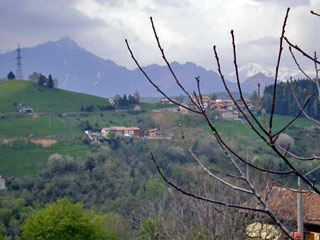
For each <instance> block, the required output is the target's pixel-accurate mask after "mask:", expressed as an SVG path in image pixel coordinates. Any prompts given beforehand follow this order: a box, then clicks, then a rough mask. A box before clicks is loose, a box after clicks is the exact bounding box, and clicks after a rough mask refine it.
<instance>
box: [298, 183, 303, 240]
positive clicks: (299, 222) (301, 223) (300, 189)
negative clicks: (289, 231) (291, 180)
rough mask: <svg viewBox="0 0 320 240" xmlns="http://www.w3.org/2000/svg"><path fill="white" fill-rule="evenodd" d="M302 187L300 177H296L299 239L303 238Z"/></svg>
mask: <svg viewBox="0 0 320 240" xmlns="http://www.w3.org/2000/svg"><path fill="white" fill-rule="evenodd" d="M301 191H302V188H301V178H300V177H298V196H297V217H298V219H297V224H298V232H299V233H300V234H301V239H304V226H303V209H302V206H303V203H302V192H301Z"/></svg>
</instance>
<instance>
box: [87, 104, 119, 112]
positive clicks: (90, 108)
mask: <svg viewBox="0 0 320 240" xmlns="http://www.w3.org/2000/svg"><path fill="white" fill-rule="evenodd" d="M114 109H115V107H114V106H111V105H109V104H108V105H98V104H97V105H93V104H89V105H81V111H82V112H95V111H108V110H114Z"/></svg>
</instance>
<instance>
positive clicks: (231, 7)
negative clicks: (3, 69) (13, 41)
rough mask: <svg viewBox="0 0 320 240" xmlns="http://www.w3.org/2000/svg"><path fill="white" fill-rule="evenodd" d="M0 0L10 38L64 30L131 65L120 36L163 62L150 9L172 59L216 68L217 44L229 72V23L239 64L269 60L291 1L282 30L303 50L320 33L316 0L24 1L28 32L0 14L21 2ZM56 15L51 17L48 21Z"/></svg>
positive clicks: (31, 40)
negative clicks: (45, 4)
mask: <svg viewBox="0 0 320 240" xmlns="http://www.w3.org/2000/svg"><path fill="white" fill-rule="evenodd" d="M15 1H17V0H15ZM3 2H5V3H6V4H3ZM3 2H2V5H3V6H1V5H0V6H1V8H0V9H1V10H0V13H2V14H1V15H2V18H3V17H4V18H6V17H7V18H8V19H9V20H8V21H5V20H0V23H3V24H2V25H10V26H8V27H5V28H4V29H1V26H0V33H1V35H2V36H3V33H6V34H7V35H8V34H9V35H8V36H14V37H19V34H20V35H23V36H20V37H21V38H22V37H24V38H25V41H26V42H28V43H27V44H23V42H22V44H23V45H24V46H26V45H32V44H33V45H36V44H38V43H39V42H43V41H45V40H52V39H57V38H60V37H62V36H63V35H68V36H70V37H71V38H73V39H74V40H75V41H77V42H78V43H79V44H80V45H81V46H83V47H84V48H86V49H88V50H89V51H92V52H94V53H95V54H97V55H99V56H102V57H104V58H109V59H112V60H114V61H116V62H117V63H118V64H119V65H124V66H127V67H129V68H134V67H135V66H134V64H133V62H132V60H131V59H130V57H129V54H128V51H127V50H126V47H125V44H124V39H125V38H128V40H129V41H130V43H131V45H132V48H133V49H134V50H135V52H136V53H137V55H138V57H139V59H141V63H142V64H152V63H162V64H163V62H162V60H161V55H160V53H159V51H158V49H157V47H156V44H155V40H154V37H153V32H152V29H151V25H150V22H149V16H153V18H154V22H155V24H156V28H157V30H158V34H159V37H160V40H161V42H162V44H163V47H164V48H165V50H166V53H167V55H168V58H169V59H170V60H171V61H179V62H182V63H183V62H186V61H193V62H195V63H196V64H198V65H202V66H204V67H206V68H208V69H213V70H215V68H216V67H215V64H214V58H213V54H212V45H213V44H216V45H217V46H218V50H219V52H220V54H221V61H222V62H223V63H224V68H225V69H226V71H231V67H232V61H231V60H232V46H231V37H230V30H231V29H234V31H235V35H236V42H237V48H238V49H239V54H238V55H239V63H241V64H246V63H248V62H257V63H259V64H268V65H272V64H274V62H275V58H276V56H277V54H278V40H279V36H280V34H281V27H282V22H283V19H284V16H285V12H286V8H287V7H288V6H290V5H291V7H292V10H291V12H290V16H289V20H288V26H287V33H286V34H287V36H288V37H290V39H293V40H294V42H296V43H297V44H299V45H301V46H303V47H304V48H306V49H307V50H308V51H312V50H317V49H313V48H314V47H315V46H317V44H318V42H319V40H320V39H319V38H320V37H319V36H318V34H317V32H318V29H317V26H318V25H319V21H320V18H317V17H315V16H312V15H311V14H310V13H309V11H310V10H311V9H312V10H315V11H319V10H320V1H319V0H310V1H309V0H296V1H291V0H285V1H276V0H241V1H236V0H224V1H221V0H198V1H191V0H182V1H181V0H164V1H159V0H108V1H106V0H73V1H70V2H69V3H68V4H66V5H65V6H64V7H61V6H62V2H63V1H60V0H59V1H56V4H54V3H55V2H51V4H50V5H49V7H50V9H46V11H45V14H43V13H42V11H41V10H42V8H43V7H41V5H39V4H38V3H39V0H30V1H28V2H25V5H26V6H25V7H24V9H25V10H24V12H23V14H24V25H23V26H26V25H28V26H30V29H29V31H31V29H34V32H35V33H37V35H36V37H33V36H32V35H31V36H30V35H27V34H26V31H22V33H23V34H22V33H20V31H21V29H19V24H16V23H15V21H17V20H15V18H13V17H11V18H10V16H8V14H3V12H6V11H9V8H11V10H10V12H14V11H15V9H12V8H17V9H16V10H17V11H18V12H19V11H21V9H19V4H10V3H11V2H10V1H9V0H4V1H3ZM37 8H38V9H37ZM32 9H33V10H32ZM69 12H71V13H72V14H68V13H69ZM44 15H49V16H50V17H48V16H44ZM30 19H31V20H32V19H37V23H38V24H37V25H36V26H34V24H35V20H32V21H31V20H30ZM1 21H2V22H1ZM55 21H57V24H53V23H54V22H55ZM64 22H65V23H66V24H65V26H64V25H63V23H64ZM12 26H17V27H16V28H14V27H12ZM24 28H25V27H24ZM7 42H8V41H2V42H0V43H1V46H2V47H1V48H2V49H3V50H4V49H8V48H12V47H10V46H9V45H8V43H7ZM287 62H289V57H287V55H286V54H285V59H284V61H283V64H287ZM288 64H289V63H288Z"/></svg>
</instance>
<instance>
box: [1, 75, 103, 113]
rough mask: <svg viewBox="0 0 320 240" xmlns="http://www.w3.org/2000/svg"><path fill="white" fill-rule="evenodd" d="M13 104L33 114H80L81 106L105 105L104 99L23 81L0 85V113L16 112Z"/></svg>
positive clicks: (7, 82)
mask: <svg viewBox="0 0 320 240" xmlns="http://www.w3.org/2000/svg"><path fill="white" fill-rule="evenodd" d="M14 103H24V104H28V105H30V106H31V107H32V108H33V110H34V111H35V112H80V110H81V105H90V104H93V105H96V104H100V105H105V104H107V101H106V99H105V98H102V97H96V96H92V95H88V94H83V93H76V92H71V91H66V90H62V89H58V88H48V87H46V86H39V85H37V84H35V83H31V82H29V81H24V80H12V81H6V82H1V83H0V113H9V112H16V111H17V110H16V108H14V106H13V105H14Z"/></svg>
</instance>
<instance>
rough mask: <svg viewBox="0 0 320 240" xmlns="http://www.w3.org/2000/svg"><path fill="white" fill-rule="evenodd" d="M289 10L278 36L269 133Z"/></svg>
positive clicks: (270, 125) (270, 126)
mask: <svg viewBox="0 0 320 240" xmlns="http://www.w3.org/2000/svg"><path fill="white" fill-rule="evenodd" d="M289 11H290V8H288V9H287V13H286V16H285V18H284V21H283V25H282V32H281V37H280V47H279V54H278V60H277V65H276V73H275V77H274V83H273V96H272V107H271V114H270V119H269V134H270V135H271V132H272V121H273V115H274V109H275V106H276V94H277V81H278V74H279V67H280V60H281V54H282V50H283V46H282V45H283V38H284V33H285V30H286V24H287V19H288V16H289Z"/></svg>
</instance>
